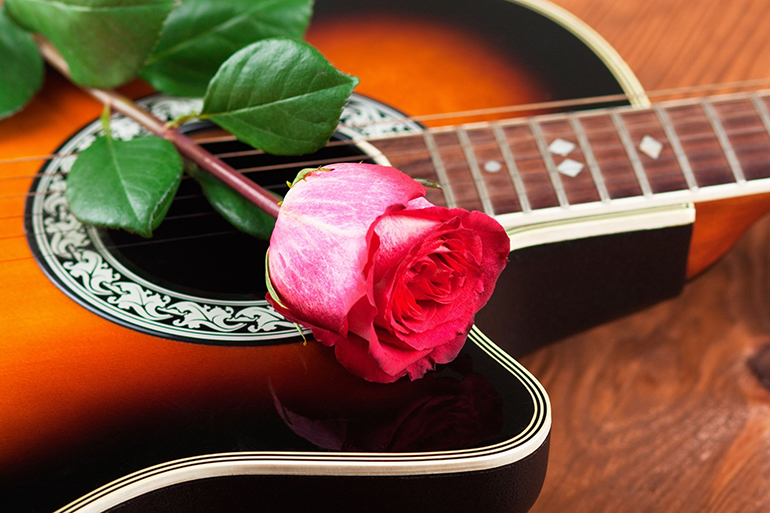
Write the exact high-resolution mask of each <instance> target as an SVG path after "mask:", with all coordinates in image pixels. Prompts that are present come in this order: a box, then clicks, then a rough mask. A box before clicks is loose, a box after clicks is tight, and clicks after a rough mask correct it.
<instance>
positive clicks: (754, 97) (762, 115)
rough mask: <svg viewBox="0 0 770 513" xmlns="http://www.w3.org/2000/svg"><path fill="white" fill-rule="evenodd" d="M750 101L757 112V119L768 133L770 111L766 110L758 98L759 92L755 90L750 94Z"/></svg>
mask: <svg viewBox="0 0 770 513" xmlns="http://www.w3.org/2000/svg"><path fill="white" fill-rule="evenodd" d="M751 103H752V104H754V108H755V109H756V110H757V113H758V114H759V119H760V120H761V121H762V125H764V127H765V131H767V134H768V135H770V112H768V110H767V105H765V103H764V102H763V101H762V100H761V99H760V98H759V94H757V92H756V91H755V92H754V93H752V94H751Z"/></svg>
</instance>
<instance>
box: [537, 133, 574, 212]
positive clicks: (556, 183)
mask: <svg viewBox="0 0 770 513" xmlns="http://www.w3.org/2000/svg"><path fill="white" fill-rule="evenodd" d="M529 127H530V130H531V131H532V135H534V137H535V142H536V143H537V147H538V149H539V150H540V156H541V157H542V158H543V162H545V167H546V169H547V170H548V175H549V176H550V177H551V184H552V185H553V190H554V191H555V192H556V197H557V198H558V200H559V206H561V207H562V208H569V201H568V200H567V193H566V192H565V191H564V184H562V182H561V177H559V172H558V171H557V170H556V166H555V165H554V162H553V158H552V157H551V154H550V153H549V151H548V144H547V143H546V140H545V137H543V131H542V130H541V128H540V125H539V124H538V122H537V121H536V120H535V118H530V119H529Z"/></svg>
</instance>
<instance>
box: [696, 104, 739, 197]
mask: <svg viewBox="0 0 770 513" xmlns="http://www.w3.org/2000/svg"><path fill="white" fill-rule="evenodd" d="M701 105H702V106H703V110H704V111H705V112H706V116H707V117H708V120H709V122H710V123H711V127H712V128H713V129H714V133H715V134H716V136H717V139H718V140H719V145H720V146H721V147H722V150H723V151H724V153H725V157H726V158H727V163H728V164H729V165H730V170H731V171H732V172H733V176H735V181H736V183H738V185H745V184H746V177H745V176H744V175H743V169H742V168H741V164H740V162H738V157H737V156H736V155H735V151H734V150H733V147H732V145H731V144H730V140H729V139H728V138H727V134H726V133H725V129H724V127H723V126H722V122H721V121H720V120H719V117H718V116H717V113H716V112H715V111H714V107H713V106H712V105H711V103H710V102H709V101H708V99H707V98H703V100H701Z"/></svg>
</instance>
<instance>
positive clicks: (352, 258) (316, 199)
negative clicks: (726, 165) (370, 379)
mask: <svg viewBox="0 0 770 513" xmlns="http://www.w3.org/2000/svg"><path fill="white" fill-rule="evenodd" d="M329 167H330V168H331V169H333V171H323V170H319V171H317V172H315V173H312V174H310V175H308V176H307V177H306V178H305V179H304V180H300V181H299V183H297V184H296V185H295V186H294V187H292V189H291V190H290V191H289V193H288V194H287V195H286V198H285V199H284V201H283V204H282V206H281V211H280V215H279V216H278V220H277V222H276V226H275V229H274V231H273V235H272V238H271V239H270V248H271V249H270V262H269V264H270V267H269V268H270V277H271V280H272V282H273V286H274V287H275V288H276V290H278V291H279V293H280V294H281V296H282V298H283V299H284V300H285V302H286V304H287V306H288V307H289V309H290V310H291V311H292V312H294V314H295V316H296V317H298V318H302V319H305V320H307V321H308V322H310V323H311V324H313V325H316V326H320V327H324V328H325V329H330V330H333V331H336V332H338V333H341V334H344V333H347V330H348V323H347V314H348V312H349V310H350V309H351V307H352V306H353V305H354V304H355V303H356V302H358V301H359V300H360V299H361V298H362V297H364V296H366V295H367V293H368V290H367V278H366V276H365V275H364V268H365V267H366V265H367V260H368V257H369V254H368V251H367V233H368V231H369V227H370V225H371V224H372V223H373V222H374V221H375V220H376V219H377V217H379V216H380V215H382V214H383V213H384V212H385V211H386V210H387V209H388V208H401V209H403V208H406V207H407V205H408V204H409V203H410V202H411V201H413V200H415V199H417V198H419V197H421V196H423V195H424V194H425V189H424V187H423V186H422V185H420V184H419V183H417V182H415V181H414V180H412V179H411V178H409V177H408V176H406V175H404V174H403V173H401V172H400V171H396V170H394V169H392V168H387V167H383V166H373V165H367V164H335V165H333V166H329ZM369 191H372V192H369ZM308 255H314V258H308ZM289 291H290V292H289Z"/></svg>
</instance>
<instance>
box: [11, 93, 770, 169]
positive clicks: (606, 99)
mask: <svg viewBox="0 0 770 513" xmlns="http://www.w3.org/2000/svg"><path fill="white" fill-rule="evenodd" d="M761 85H770V78H766V79H756V80H745V81H740V82H726V83H722V84H710V85H704V86H689V87H681V88H672V89H660V90H656V91H650V92H647V93H646V94H638V95H634V94H630V95H629V94H616V95H605V96H594V97H589V98H578V99H571V100H556V101H549V102H538V103H529V104H522V105H512V106H506V107H496V108H489V109H476V110H466V111H458V112H453V113H442V114H430V115H423V116H404V117H400V118H389V119H387V120H380V121H374V122H370V123H362V124H354V125H348V126H346V128H367V127H372V126H376V125H378V124H383V123H392V122H394V121H404V122H407V121H416V122H420V121H430V120H438V119H452V118H462V117H477V116H484V115H494V114H505V113H512V112H519V111H529V110H551V109H555V108H564V107H579V106H585V105H591V104H596V103H611V102H617V101H623V100H635V99H638V98H643V97H645V96H646V97H665V96H678V95H686V94H693V93H703V92H713V91H722V90H727V89H745V88H749V87H756V86H761ZM736 101H740V99H739V100H736ZM597 110H598V111H600V112H601V111H606V110H609V109H608V108H604V109H597ZM236 140H237V139H236V138H235V136H232V135H227V136H222V137H210V138H202V139H199V140H197V141H196V142H198V143H199V144H209V143H217V142H233V141H236ZM354 140H363V141H368V140H376V138H360V139H354ZM348 143H349V141H332V142H330V143H329V144H328V145H327V146H328V147H333V146H335V145H344V144H348ZM254 151H257V152H260V151H261V150H254ZM69 155H76V153H71V154H67V155H58V154H48V155H38V156H29V157H17V158H12V159H4V160H0V164H5V163H14V162H25V161H29V160H46V159H49V158H56V157H62V156H69Z"/></svg>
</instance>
